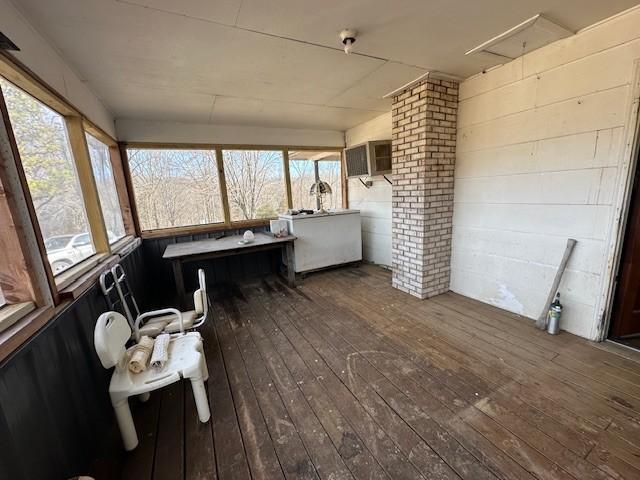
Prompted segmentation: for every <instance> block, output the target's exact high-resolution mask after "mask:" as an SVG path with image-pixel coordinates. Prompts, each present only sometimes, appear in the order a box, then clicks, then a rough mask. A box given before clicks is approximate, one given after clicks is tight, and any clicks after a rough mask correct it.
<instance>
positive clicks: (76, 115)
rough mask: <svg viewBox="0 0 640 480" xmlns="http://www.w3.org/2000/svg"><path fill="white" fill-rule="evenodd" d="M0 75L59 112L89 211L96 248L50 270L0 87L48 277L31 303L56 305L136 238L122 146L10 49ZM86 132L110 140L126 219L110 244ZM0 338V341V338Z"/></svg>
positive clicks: (1, 56)
mask: <svg viewBox="0 0 640 480" xmlns="http://www.w3.org/2000/svg"><path fill="white" fill-rule="evenodd" d="M0 76H1V77H3V78H4V79H5V80H6V81H7V82H9V83H11V84H13V85H14V86H15V87H17V88H19V89H21V90H23V91H24V92H25V93H26V94H28V95H30V96H31V97H33V98H34V99H35V100H37V101H39V102H40V103H43V104H44V105H45V106H47V107H48V108H50V109H52V110H53V111H54V112H56V113H57V114H58V115H61V116H62V117H63V119H64V122H65V127H66V130H67V132H66V133H67V138H68V142H69V150H70V153H71V157H72V161H73V163H74V166H75V168H76V172H77V175H78V180H79V182H80V188H81V192H82V201H83V205H84V208H85V210H86V213H87V217H88V223H89V230H90V232H91V236H92V238H93V243H94V247H95V253H94V254H93V255H91V256H89V257H87V258H85V259H83V260H82V261H81V262H79V263H77V264H76V265H74V266H72V267H70V268H69V269H68V270H65V271H64V272H62V273H60V274H59V275H54V274H53V272H52V269H51V265H50V264H49V262H48V260H47V254H46V249H45V246H44V239H43V236H42V232H41V230H40V225H39V223H38V219H37V216H36V213H35V209H34V207H33V202H32V199H31V194H30V191H29V188H28V185H27V181H26V176H25V173H24V169H23V167H22V163H21V158H20V152H19V150H18V147H17V144H16V141H15V138H14V136H13V127H12V125H11V122H10V119H9V113H8V110H7V106H6V104H5V102H4V97H3V96H2V93H1V92H0V98H1V101H0V110H2V112H1V113H2V117H3V119H4V123H5V125H4V127H3V128H6V130H7V133H8V135H9V143H10V144H11V150H12V154H13V163H14V164H15V168H16V170H17V173H18V177H19V179H20V184H21V192H18V194H19V195H20V196H21V198H22V200H21V202H22V203H24V206H25V207H26V210H27V211H28V217H29V223H30V225H29V229H32V237H33V241H34V243H35V245H36V247H37V250H38V252H37V261H38V264H41V265H42V267H43V269H44V273H45V275H46V277H47V278H46V285H47V287H48V289H47V290H48V291H47V292H39V293H38V295H36V294H34V295H33V297H34V299H33V301H34V304H35V306H36V307H38V308H45V307H48V308H49V309H50V308H51V307H55V306H57V305H60V304H61V303H62V302H63V301H64V300H65V299H66V298H68V297H69V295H67V294H66V289H67V288H68V287H69V286H70V285H72V284H73V283H74V282H77V281H78V280H79V279H81V278H84V277H86V275H87V274H88V272H90V271H92V270H94V269H96V267H98V266H99V265H100V264H101V262H103V261H104V260H105V259H107V258H109V257H110V256H112V255H113V254H117V253H118V251H120V250H124V249H125V248H126V247H127V244H128V243H130V242H131V241H133V240H134V236H135V234H136V230H135V228H134V223H133V220H132V218H131V209H130V206H129V198H128V193H127V188H126V180H125V175H124V171H123V167H122V162H121V159H120V155H119V154H120V152H119V149H118V143H117V141H116V140H115V139H113V138H112V137H111V136H110V135H109V134H107V133H106V132H104V131H103V130H102V129H101V128H100V127H98V126H96V125H95V124H94V123H93V122H91V121H90V120H89V119H88V118H87V117H86V116H84V115H83V113H82V112H80V111H79V110H77V109H76V108H75V107H74V106H73V105H71V104H70V103H69V102H68V101H67V100H66V99H65V98H64V97H62V96H61V95H60V94H58V93H57V92H56V91H55V90H53V89H51V88H50V87H49V86H48V85H47V84H46V83H45V82H43V81H42V80H40V79H39V78H38V77H37V76H36V75H35V74H33V72H31V71H30V70H29V69H27V68H26V67H24V66H23V65H22V64H21V63H20V62H19V61H17V60H16V59H14V58H13V57H12V56H11V55H9V54H6V53H4V52H0ZM86 133H89V134H90V135H92V136H93V137H95V138H96V139H98V140H99V141H101V142H102V143H104V144H105V145H107V146H108V148H109V157H110V162H111V167H112V170H113V174H114V178H116V189H117V192H118V200H119V204H120V210H121V213H122V217H123V222H124V224H125V237H124V238H123V239H120V240H119V241H118V242H114V243H113V244H112V245H109V241H108V238H107V232H106V228H105V227H104V220H103V219H102V209H101V205H100V200H99V197H98V191H97V187H96V183H95V179H94V177H93V171H92V166H91V158H90V155H89V149H88V145H87V141H86V136H85V134H86ZM14 193H16V192H14ZM125 240H126V241H125ZM37 283H38V281H37V279H35V280H34V279H32V284H37ZM39 290H42V287H39ZM72 298H73V297H72ZM47 299H48V300H47ZM29 316H30V315H27V317H29ZM0 343H2V341H1V339H0Z"/></svg>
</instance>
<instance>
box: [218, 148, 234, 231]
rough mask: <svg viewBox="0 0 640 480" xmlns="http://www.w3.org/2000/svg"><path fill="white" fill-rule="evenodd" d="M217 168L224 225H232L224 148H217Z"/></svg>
mask: <svg viewBox="0 0 640 480" xmlns="http://www.w3.org/2000/svg"><path fill="white" fill-rule="evenodd" d="M216 166H217V168H218V182H219V184H220V198H221V199H222V212H223V213H224V223H225V224H226V225H231V210H230V209H229V197H228V195H227V179H226V177H225V174H224V159H223V156H222V148H220V147H216Z"/></svg>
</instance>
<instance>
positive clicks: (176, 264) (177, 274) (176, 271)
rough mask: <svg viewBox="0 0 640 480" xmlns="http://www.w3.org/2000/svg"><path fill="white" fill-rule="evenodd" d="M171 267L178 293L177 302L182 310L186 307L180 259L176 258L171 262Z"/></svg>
mask: <svg viewBox="0 0 640 480" xmlns="http://www.w3.org/2000/svg"><path fill="white" fill-rule="evenodd" d="M171 266H172V267H173V279H174V280H175V283H176V293H177V294H178V304H179V305H180V308H181V309H182V310H184V309H185V308H186V302H185V297H186V295H187V293H186V290H185V288H184V277H183V276H182V261H181V260H180V259H179V258H177V259H175V260H173V261H172V262H171Z"/></svg>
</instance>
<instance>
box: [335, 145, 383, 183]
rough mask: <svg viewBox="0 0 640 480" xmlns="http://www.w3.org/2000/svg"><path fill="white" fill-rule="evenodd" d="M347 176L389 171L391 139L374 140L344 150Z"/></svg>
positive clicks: (365, 175) (370, 175)
mask: <svg viewBox="0 0 640 480" xmlns="http://www.w3.org/2000/svg"><path fill="white" fill-rule="evenodd" d="M344 157H345V164H346V166H347V178H360V177H375V176H376V175H386V174H389V173H391V140H375V141H372V142H366V143H361V144H360V145H354V146H353V147H349V148H345V150H344Z"/></svg>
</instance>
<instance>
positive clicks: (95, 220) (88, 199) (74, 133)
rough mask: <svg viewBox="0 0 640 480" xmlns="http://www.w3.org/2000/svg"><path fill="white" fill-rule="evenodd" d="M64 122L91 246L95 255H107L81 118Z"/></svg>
mask: <svg viewBox="0 0 640 480" xmlns="http://www.w3.org/2000/svg"><path fill="white" fill-rule="evenodd" d="M65 122H66V126H67V134H68V136H69V144H70V146H71V154H72V155H73V159H74V162H75V165H76V170H77V172H78V179H79V181H80V189H81V190H82V197H83V200H84V204H85V209H86V212H87V220H88V221H89V229H90V230H91V238H92V240H93V246H94V247H95V250H96V253H108V252H110V251H111V249H110V246H109V239H108V237H107V229H106V228H105V224H104V217H103V216H102V209H101V208H100V199H99V197H98V189H97V186H96V181H95V178H94V176H93V170H92V168H91V157H90V156H89V147H88V145H87V138H86V136H85V132H84V125H83V123H82V118H81V117H77V116H70V117H65Z"/></svg>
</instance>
